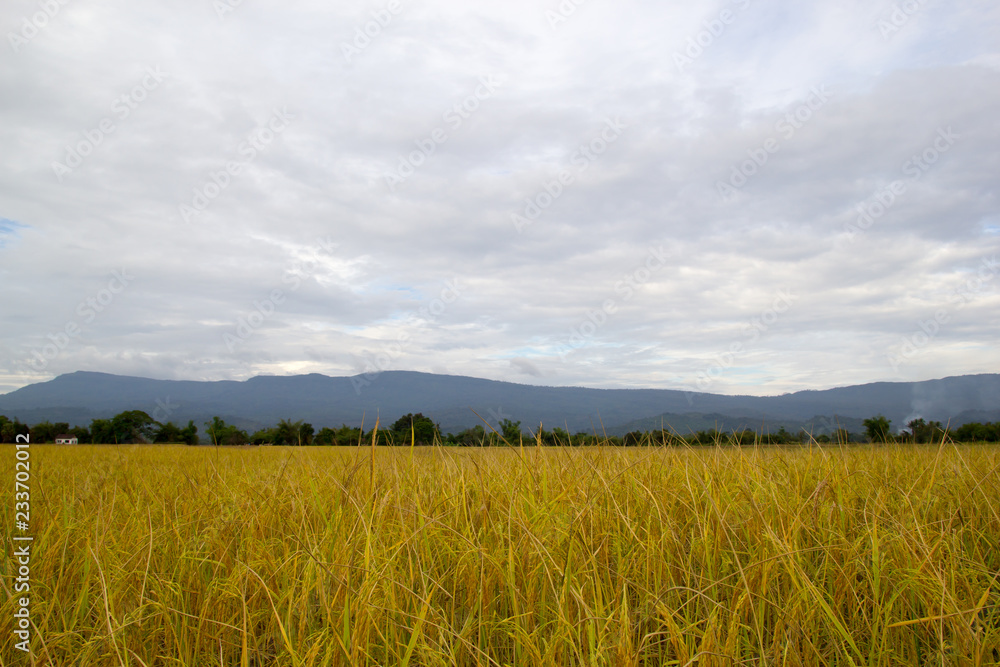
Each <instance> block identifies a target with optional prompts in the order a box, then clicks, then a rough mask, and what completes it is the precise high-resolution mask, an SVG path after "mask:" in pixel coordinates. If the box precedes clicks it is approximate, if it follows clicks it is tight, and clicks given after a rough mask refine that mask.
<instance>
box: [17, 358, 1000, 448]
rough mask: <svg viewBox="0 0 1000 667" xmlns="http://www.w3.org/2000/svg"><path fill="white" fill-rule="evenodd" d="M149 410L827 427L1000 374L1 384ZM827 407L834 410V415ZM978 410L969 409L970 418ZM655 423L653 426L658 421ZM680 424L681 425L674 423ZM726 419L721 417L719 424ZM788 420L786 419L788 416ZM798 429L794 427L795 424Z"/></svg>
mask: <svg viewBox="0 0 1000 667" xmlns="http://www.w3.org/2000/svg"><path fill="white" fill-rule="evenodd" d="M130 409H138V410H145V411H146V412H148V413H149V414H150V415H152V416H153V417H154V418H156V419H158V420H160V421H166V420H168V419H169V420H171V421H174V422H175V423H186V422H187V420H188V419H193V420H194V421H195V423H196V424H198V425H199V427H200V426H201V425H202V423H203V422H205V421H206V420H208V419H210V418H211V417H212V416H214V415H218V416H220V417H222V418H224V419H226V420H227V421H231V422H234V423H237V424H239V425H241V426H244V427H246V428H254V427H257V426H263V425H271V424H274V423H276V422H277V421H278V420H280V419H284V418H290V419H293V420H298V419H304V420H306V421H309V422H311V423H312V424H314V425H315V426H317V427H320V426H339V425H340V424H342V423H344V424H349V425H359V424H360V423H361V421H362V418H364V420H365V423H366V425H369V426H370V425H372V424H374V420H375V417H376V415H378V416H379V417H380V419H381V420H382V423H383V424H386V423H391V422H392V421H395V420H396V419H397V418H398V417H399V416H401V415H403V414H405V413H407V412H423V413H424V414H426V415H428V416H431V417H432V418H434V419H435V420H436V421H438V422H439V423H440V424H441V427H442V430H444V431H445V432H449V431H450V432H457V431H459V430H462V429H464V428H468V427H470V426H474V425H476V424H480V423H482V422H481V421H480V419H479V417H477V416H476V415H475V414H473V410H475V411H476V412H477V413H479V415H480V416H481V417H482V418H483V419H485V420H487V421H489V422H490V423H492V424H494V425H496V424H497V423H498V422H499V421H500V420H501V419H503V418H509V419H513V420H515V421H520V422H521V423H522V425H523V426H524V427H526V428H531V429H534V428H535V427H536V426H537V425H538V423H539V422H542V423H544V425H545V426H546V428H553V427H561V428H568V430H570V431H571V432H577V431H588V432H590V431H592V430H597V431H598V432H600V431H601V429H602V425H603V428H604V429H605V430H606V431H607V432H608V433H609V434H612V433H624V432H625V431H627V430H631V429H633V428H638V427H639V426H640V425H647V424H648V425H650V426H648V427H649V428H658V424H659V423H660V421H661V420H662V419H665V418H668V417H669V419H672V420H674V421H675V422H676V423H677V424H690V427H691V428H692V429H694V430H700V428H695V426H700V427H705V428H710V427H711V426H706V425H707V424H713V423H714V421H713V420H718V419H719V418H720V416H721V417H723V418H724V419H723V422H722V424H723V426H724V428H723V430H732V429H733V428H737V427H740V426H743V425H746V426H747V427H748V428H760V426H761V425H762V424H764V425H765V426H768V425H769V424H774V425H775V427H776V428H778V427H780V425H782V424H788V425H794V424H798V423H807V422H808V423H809V424H810V425H811V426H813V427H814V428H815V431H816V432H817V433H821V432H828V431H829V428H827V427H826V425H829V426H830V427H832V425H833V424H834V423H835V422H834V419H833V415H840V417H841V420H842V421H849V420H854V421H853V422H851V424H852V426H853V428H852V426H848V428H849V429H851V430H855V428H856V424H857V423H859V422H858V421H857V420H861V419H864V418H866V417H870V416H872V415H875V414H877V413H881V414H884V415H886V416H887V417H889V418H890V419H891V420H892V421H893V424H894V426H896V427H899V426H902V425H903V424H904V423H905V422H904V420H907V419H910V418H913V417H917V416H921V417H924V418H925V419H929V420H930V419H934V420H940V421H942V422H947V421H949V420H952V421H953V423H956V424H957V423H960V422H959V421H955V420H961V419H963V415H989V414H994V413H995V412H996V411H997V410H1000V375H996V374H993V375H973V376H962V377H952V378H945V379H941V380H930V381H926V382H918V383H890V382H879V383H874V384H867V385H859V386H854V387H841V388H837V389H829V390H824V391H803V392H797V393H794V394H786V395H784V396H774V397H755V396H723V395H717V394H691V393H687V392H684V391H675V390H663V389H586V388H580V387H536V386H529V385H520V384H514V383H510V382H496V381H493V380H483V379H478V378H469V377H460V376H451V375H433V374H428V373H416V372H410V371H387V372H384V373H381V374H379V375H377V376H371V377H368V378H365V377H363V376H358V377H356V378H349V377H328V376H325V375H318V374H312V375H300V376H292V377H267V376H262V377H255V378H251V379H249V380H247V381H245V382H233V381H219V382H192V381H174V380H150V379H146V378H135V377H123V376H116V375H109V374H105V373H90V372H77V373H71V374H67V375H62V376H59V377H57V378H55V379H53V380H51V381H48V382H42V383H38V384H34V385H30V386H27V387H24V388H22V389H19V390H17V391H14V392H11V393H9V394H5V395H0V414H6V415H7V416H9V417H15V416H16V417H18V418H20V419H22V420H24V421H28V422H31V423H34V422H37V421H41V420H43V419H48V420H50V421H68V422H70V423H72V424H87V423H89V421H90V420H91V419H93V418H97V417H109V416H113V415H114V414H117V413H118V412H121V411H123V410H130ZM823 415H827V416H828V417H827V418H826V423H825V424H824V419H823ZM966 420H968V419H966ZM654 424H655V425H654ZM675 428H677V427H676V426H675ZM720 428H721V426H720ZM786 428H787V426H786ZM789 430H791V429H789Z"/></svg>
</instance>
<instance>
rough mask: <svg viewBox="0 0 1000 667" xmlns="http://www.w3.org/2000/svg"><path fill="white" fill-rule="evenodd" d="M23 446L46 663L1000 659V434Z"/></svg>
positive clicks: (5, 625) (0, 654)
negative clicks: (735, 440) (651, 443)
mask: <svg viewBox="0 0 1000 667" xmlns="http://www.w3.org/2000/svg"><path fill="white" fill-rule="evenodd" d="M31 452H32V512H33V514H32V531H33V533H34V535H35V536H36V541H35V543H34V550H35V555H34V557H33V561H32V574H31V577H32V591H31V594H32V607H31V614H32V619H33V622H34V624H35V626H36V628H37V630H38V632H37V633H36V634H35V637H34V639H33V644H32V649H33V655H34V661H35V664H38V665H60V666H61V665H88V666H89V665H134V666H141V665H148V666H150V667H151V666H153V665H178V666H179V665H185V666H187V665H241V666H243V667H250V666H255V667H263V666H264V665H296V666H300V665H301V666H306V665H309V666H312V665H397V664H398V665H452V664H458V665H698V666H699V667H704V666H707V665H898V664H912V665H918V664H934V665H987V664H997V662H998V660H1000V654H998V651H1000V607H998V605H1000V575H998V572H1000V543H998V542H1000V478H998V474H1000V448H997V447H986V446H964V445H953V444H951V443H947V444H943V445H941V446H939V447H938V446H934V447H922V446H920V447H892V446H890V447H887V448H883V447H875V448H872V447H868V446H864V447H853V448H836V447H833V448H825V449H818V448H812V449H804V450H803V449H774V448H767V449H765V448H760V449H753V448H748V449H729V448H709V449H702V450H684V449H674V448H668V449H664V448H633V449H611V448H604V449H584V450H580V449H572V450H568V449H536V448H526V449H525V450H524V451H523V453H522V452H520V451H518V450H517V449H492V450H480V449H473V450H465V449H462V450H457V449H445V448H425V449H417V450H415V451H411V450H409V449H405V448H399V449H380V450H378V451H377V452H376V453H375V459H374V466H371V465H370V456H371V450H370V449H367V448H365V449H362V450H357V449H353V450H350V449H337V448H322V449H320V448H306V449H276V448H252V449H211V448H185V447H98V446H80V447H73V448H68V447H52V446H38V447H32V449H31ZM0 467H2V470H3V479H4V480H10V481H9V482H8V481H4V482H3V484H2V491H0V498H2V499H3V502H4V505H3V506H4V508H5V509H4V511H3V512H2V516H3V523H2V525H3V530H4V535H5V541H6V542H7V544H8V545H9V544H10V542H9V540H8V539H7V538H6V536H9V535H12V534H14V531H13V526H12V522H13V488H12V487H13V481H12V480H13V455H12V454H11V453H10V452H8V454H7V455H5V456H4V457H3V464H2V466H0ZM0 574H2V585H3V588H4V591H5V593H6V595H5V596H4V605H3V609H2V610H0V636H2V637H3V640H2V643H0V664H2V665H4V666H6V665H15V664H25V661H24V660H23V655H22V654H19V653H18V652H17V651H15V650H14V648H13V641H11V640H10V638H11V636H12V635H11V629H12V625H11V621H12V615H13V610H14V604H15V603H14V601H13V599H12V595H13V593H12V590H13V579H14V576H15V575H14V563H13V562H12V559H11V558H10V557H9V554H8V555H7V557H5V558H4V560H3V562H2V563H0Z"/></svg>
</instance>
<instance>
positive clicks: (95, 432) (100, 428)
mask: <svg viewBox="0 0 1000 667" xmlns="http://www.w3.org/2000/svg"><path fill="white" fill-rule="evenodd" d="M90 442H92V443H93V444H95V445H115V444H118V439H117V438H116V437H115V428H114V426H113V425H112V424H111V420H110V419H92V420H91V422H90Z"/></svg>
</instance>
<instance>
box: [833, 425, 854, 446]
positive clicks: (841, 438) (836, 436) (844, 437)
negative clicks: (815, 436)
mask: <svg viewBox="0 0 1000 667" xmlns="http://www.w3.org/2000/svg"><path fill="white" fill-rule="evenodd" d="M832 439H833V441H834V442H835V443H836V444H838V445H846V444H847V443H849V442H850V441H851V434H850V433H849V432H848V431H847V429H846V428H838V429H837V430H836V431H834V432H833V437H832Z"/></svg>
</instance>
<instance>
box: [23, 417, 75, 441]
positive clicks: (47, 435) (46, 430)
mask: <svg viewBox="0 0 1000 667" xmlns="http://www.w3.org/2000/svg"><path fill="white" fill-rule="evenodd" d="M67 428H68V425H67ZM56 435H58V433H57V432H56V426H55V424H53V423H51V422H49V421H48V420H46V421H43V422H38V423H37V424H35V425H34V426H32V427H31V442H33V443H43V442H55V441H56Z"/></svg>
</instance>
